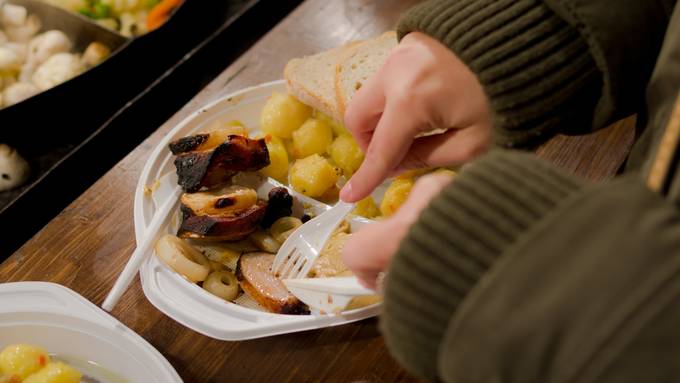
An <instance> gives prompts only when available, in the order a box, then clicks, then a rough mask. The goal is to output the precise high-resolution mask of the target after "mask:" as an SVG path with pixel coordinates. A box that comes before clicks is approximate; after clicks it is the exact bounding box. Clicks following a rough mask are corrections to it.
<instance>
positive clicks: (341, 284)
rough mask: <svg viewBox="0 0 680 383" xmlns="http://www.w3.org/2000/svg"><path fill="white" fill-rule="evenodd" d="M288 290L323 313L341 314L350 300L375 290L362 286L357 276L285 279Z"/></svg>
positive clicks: (372, 293)
mask: <svg viewBox="0 0 680 383" xmlns="http://www.w3.org/2000/svg"><path fill="white" fill-rule="evenodd" d="M283 284H284V285H286V288H287V289H288V291H290V292H291V293H292V294H293V295H295V296H296V297H297V298H298V299H300V300H301V301H302V302H304V303H305V304H307V306H309V307H312V308H315V309H317V310H319V312H320V313H322V314H339V313H340V312H342V311H344V310H345V308H346V307H347V305H348V304H349V302H350V301H351V300H352V299H353V298H355V297H360V296H364V295H374V294H376V292H375V291H373V290H371V289H367V288H366V287H364V286H362V285H361V284H360V283H359V281H358V280H357V278H356V277H332V278H298V279H284V280H283Z"/></svg>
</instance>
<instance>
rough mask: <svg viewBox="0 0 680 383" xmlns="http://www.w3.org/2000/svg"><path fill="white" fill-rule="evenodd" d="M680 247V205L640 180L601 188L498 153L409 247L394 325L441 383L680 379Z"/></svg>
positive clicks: (428, 217)
mask: <svg viewBox="0 0 680 383" xmlns="http://www.w3.org/2000/svg"><path fill="white" fill-rule="evenodd" d="M678 248H680V214H679V213H678V210H677V208H676V206H675V205H673V204H671V203H670V202H668V201H666V200H664V199H662V198H661V197H659V196H657V195H655V194H653V193H651V192H649V191H648V190H646V189H645V188H644V187H643V185H642V184H641V182H640V181H639V180H638V179H633V178H627V179H621V180H617V181H614V182H610V183H608V184H606V185H600V186H592V185H587V184H584V183H582V182H581V181H578V180H577V179H575V178H574V177H572V176H568V175H566V174H563V173H562V172H560V171H558V170H557V169H555V168H553V167H552V166H550V165H548V164H547V163H545V162H543V161H541V160H538V159H536V158H535V157H533V156H531V155H528V154H523V153H518V152H496V153H492V154H491V155H488V156H486V157H484V158H482V159H480V160H479V161H477V162H475V163H473V164H472V165H471V166H470V167H469V168H467V169H465V170H464V171H463V172H462V174H461V175H459V176H458V177H457V178H456V179H455V180H454V182H453V183H452V184H451V185H449V186H448V187H446V188H445V189H444V191H443V192H442V193H441V194H440V195H439V196H438V197H435V199H434V200H433V201H432V202H431V204H430V205H429V207H428V208H426V209H425V210H424V211H423V213H422V214H421V216H420V218H419V220H418V221H417V222H416V223H415V225H413V227H412V228H411V230H410V232H409V234H408V235H407V236H406V238H405V239H404V240H403V241H402V243H401V245H400V248H399V250H398V252H397V254H396V255H395V257H394V258H393V259H392V261H391V266H390V269H389V272H388V274H387V275H388V277H387V280H386V287H385V304H384V312H383V316H382V319H381V328H382V331H383V333H384V335H385V339H386V343H387V345H388V347H389V348H390V351H391V352H392V354H393V355H394V356H395V357H396V358H397V359H398V360H399V361H400V362H401V363H402V365H404V366H405V367H406V368H407V369H408V370H409V371H411V372H412V373H414V374H415V375H417V376H418V377H421V378H424V379H426V380H429V381H437V380H439V381H445V382H500V381H508V382H511V381H512V382H514V381H517V382H525V381H535V382H564V381H578V382H591V381H597V382H612V383H613V382H638V381H674V380H677V378H678V377H680V364H678V363H677V360H676V359H675V356H676V355H679V353H680V342H677V341H676V340H677V339H679V338H680V327H678V326H677V323H678V320H680V305H678V304H677V302H678V299H680V257H678V256H677V249H678Z"/></svg>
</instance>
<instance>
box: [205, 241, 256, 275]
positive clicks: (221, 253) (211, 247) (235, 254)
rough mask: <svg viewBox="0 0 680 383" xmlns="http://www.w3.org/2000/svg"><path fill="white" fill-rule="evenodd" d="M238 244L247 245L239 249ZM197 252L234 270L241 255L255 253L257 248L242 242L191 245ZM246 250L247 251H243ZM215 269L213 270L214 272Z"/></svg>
mask: <svg viewBox="0 0 680 383" xmlns="http://www.w3.org/2000/svg"><path fill="white" fill-rule="evenodd" d="M240 243H244V244H245V243H247V246H245V247H244V248H241V249H239V248H238V246H239V244H240ZM193 246H194V247H195V248H196V249H197V250H198V251H200V252H201V253H203V255H205V256H206V257H208V259H209V260H211V261H213V262H217V263H220V264H222V265H224V266H225V267H227V268H229V269H230V270H236V263H237V262H238V258H239V257H240V256H241V254H243V253H245V252H253V251H257V250H258V248H257V247H255V245H253V244H252V243H251V242H250V241H242V242H236V243H229V242H227V243H211V244H202V243H197V244H194V245H193ZM243 250H247V251H243ZM214 269H215V268H213V270H214Z"/></svg>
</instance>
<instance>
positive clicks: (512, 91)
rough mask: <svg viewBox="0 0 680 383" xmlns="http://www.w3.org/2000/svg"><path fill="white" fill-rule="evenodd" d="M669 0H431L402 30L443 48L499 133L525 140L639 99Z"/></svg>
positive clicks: (590, 124)
mask: <svg viewBox="0 0 680 383" xmlns="http://www.w3.org/2000/svg"><path fill="white" fill-rule="evenodd" d="M577 3H578V4H577ZM673 3H674V0H666V1H659V0H657V1H649V0H637V1H627V2H624V3H621V4H619V3H617V4H612V3H611V2H610V1H604V0H593V1H588V2H576V1H569V0H547V1H545V2H544V1H541V0H501V1H489V0H457V1H452V0H430V1H425V2H423V3H422V4H419V5H418V6H416V7H414V8H413V9H412V10H411V11H409V12H408V13H407V14H405V15H404V16H403V18H402V20H401V22H400V23H399V27H398V32H399V36H400V38H401V37H403V36H405V35H406V34H408V33H410V32H413V31H419V32H424V33H426V34H428V35H430V36H432V37H434V38H436V39H437V40H439V41H441V42H442V43H443V44H444V45H446V46H447V47H449V48H450V49H451V50H452V51H453V52H454V53H455V54H456V55H457V56H458V57H459V58H460V59H461V60H462V61H463V62H464V63H465V64H466V65H467V66H468V67H469V68H470V69H471V70H472V71H473V72H474V73H475V74H476V75H477V78H478V79H479V81H480V82H481V84H482V86H483V87H484V90H485V92H486V94H487V96H488V98H489V102H490V105H491V109H492V112H493V116H494V135H495V141H496V142H497V143H498V144H500V145H502V146H508V147H521V146H527V145H531V144H534V143H537V142H540V141H542V140H544V139H546V138H548V137H550V136H551V135H553V134H555V133H559V132H562V133H581V132H583V131H588V130H592V129H598V128H601V127H604V126H606V125H607V124H608V123H610V122H612V121H613V120H614V119H616V118H618V117H621V116H624V115H627V114H631V113H634V112H635V111H636V110H637V109H638V108H640V107H641V106H642V105H643V104H642V100H643V98H644V87H645V85H646V82H647V79H648V78H649V76H650V74H651V70H652V68H653V65H654V61H655V58H656V55H657V54H658V50H659V47H660V44H661V41H662V39H663V34H664V31H665V28H666V25H667V23H668V18H669V14H670V10H671V9H672V4H673Z"/></svg>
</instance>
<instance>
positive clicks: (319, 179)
mask: <svg viewBox="0 0 680 383" xmlns="http://www.w3.org/2000/svg"><path fill="white" fill-rule="evenodd" d="M337 180H338V170H337V169H336V168H334V167H333V166H331V164H330V163H329V162H328V160H327V159H325V158H324V157H321V156H320V155H318V154H313V155H311V156H309V157H307V158H303V159H301V160H297V161H295V163H294V164H293V166H292V167H291V169H290V184H291V186H292V187H293V189H295V190H297V191H298V192H300V193H302V194H304V195H307V196H310V197H320V196H322V195H324V193H326V192H327V191H328V190H329V189H330V188H331V187H332V186H334V185H335V182H336V181H337Z"/></svg>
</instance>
